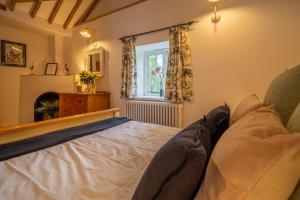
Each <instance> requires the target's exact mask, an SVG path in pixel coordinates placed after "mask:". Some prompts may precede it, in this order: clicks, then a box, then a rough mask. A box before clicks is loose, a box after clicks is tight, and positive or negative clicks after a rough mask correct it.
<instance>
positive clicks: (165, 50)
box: [138, 48, 169, 100]
mask: <svg viewBox="0 0 300 200" xmlns="http://www.w3.org/2000/svg"><path fill="white" fill-rule="evenodd" d="M158 55H163V65H164V66H165V71H166V72H165V73H167V70H168V59H169V49H168V48H163V49H155V50H150V51H145V52H144V55H143V57H144V63H143V72H144V73H143V84H144V85H143V86H144V87H143V97H138V98H150V99H159V100H163V99H165V96H163V97H160V93H159V92H158V93H151V92H150V91H149V78H150V76H151V74H150V73H151V71H150V70H149V65H148V64H149V62H148V61H149V57H150V56H155V57H156V58H157V56H158ZM164 79H166V77H164ZM163 85H165V81H164V84H163Z"/></svg>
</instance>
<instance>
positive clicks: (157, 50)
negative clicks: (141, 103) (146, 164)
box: [136, 41, 169, 99]
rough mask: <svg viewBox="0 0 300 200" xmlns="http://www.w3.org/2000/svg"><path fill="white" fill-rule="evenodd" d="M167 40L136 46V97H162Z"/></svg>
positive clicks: (166, 59)
mask: <svg viewBox="0 0 300 200" xmlns="http://www.w3.org/2000/svg"><path fill="white" fill-rule="evenodd" d="M168 53H169V42H168V41H166V42H160V43H154V44H147V45H141V46H137V47H136V55H137V91H138V95H137V97H138V98H151V99H153V98H155V99H164V96H165V83H166V73H167V66H168Z"/></svg>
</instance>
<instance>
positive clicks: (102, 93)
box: [59, 91, 110, 96]
mask: <svg viewBox="0 0 300 200" xmlns="http://www.w3.org/2000/svg"><path fill="white" fill-rule="evenodd" d="M59 94H62V95H64V94H65V95H85V96H90V95H109V94H110V92H106V91H103V92H102V91H101V92H96V93H94V94H88V93H83V92H80V93H79V92H78V93H76V92H60V93H59Z"/></svg>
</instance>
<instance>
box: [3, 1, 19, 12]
mask: <svg viewBox="0 0 300 200" xmlns="http://www.w3.org/2000/svg"><path fill="white" fill-rule="evenodd" d="M16 4H17V0H6V5H7V7H8V8H9V10H11V11H14V10H15V7H16Z"/></svg>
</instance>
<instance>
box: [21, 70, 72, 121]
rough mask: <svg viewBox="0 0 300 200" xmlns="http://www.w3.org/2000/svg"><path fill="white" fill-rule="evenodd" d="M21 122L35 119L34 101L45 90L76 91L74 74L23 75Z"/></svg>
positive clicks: (58, 91)
mask: <svg viewBox="0 0 300 200" xmlns="http://www.w3.org/2000/svg"><path fill="white" fill-rule="evenodd" d="M20 84H21V85H20V123H22V124H23V123H29V122H33V121H34V102H35V100H36V99H37V98H38V97H39V96H40V95H41V94H43V93H45V92H57V93H62V92H74V90H75V89H74V76H73V75H66V76H64V75H61V76H45V75H22V76H21V83H20Z"/></svg>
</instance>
